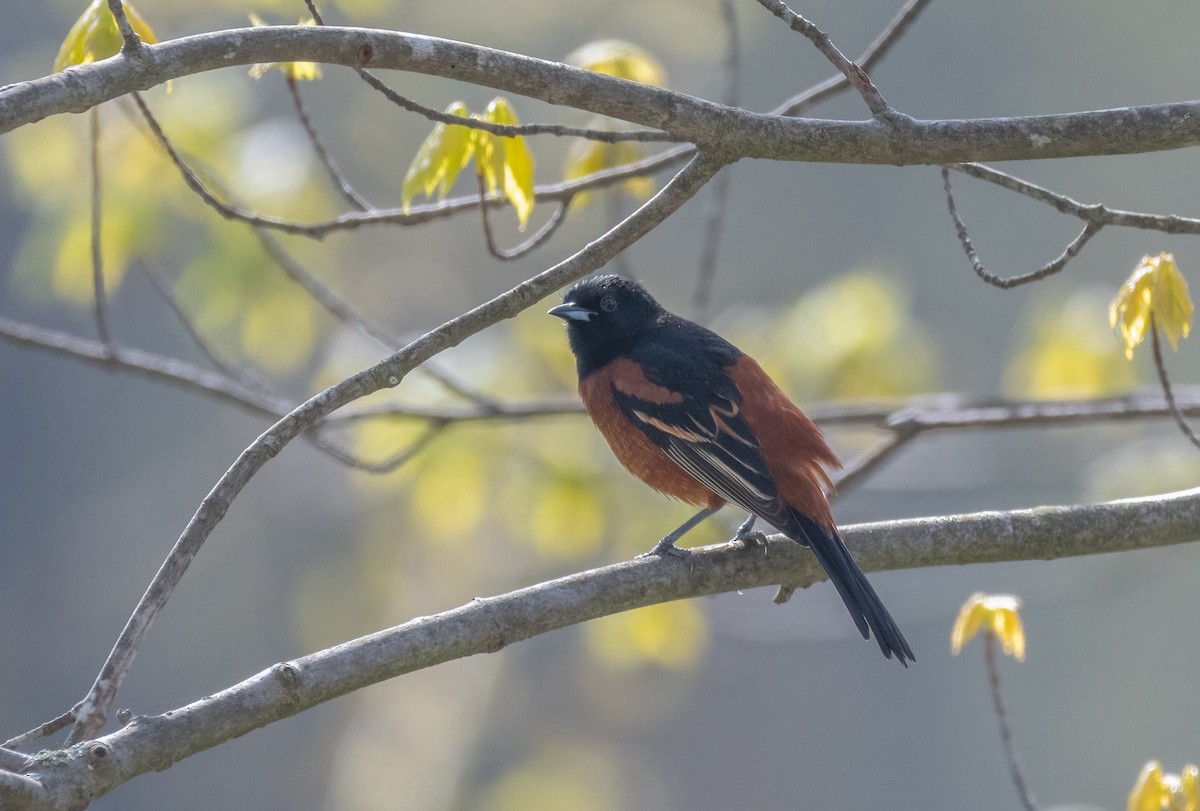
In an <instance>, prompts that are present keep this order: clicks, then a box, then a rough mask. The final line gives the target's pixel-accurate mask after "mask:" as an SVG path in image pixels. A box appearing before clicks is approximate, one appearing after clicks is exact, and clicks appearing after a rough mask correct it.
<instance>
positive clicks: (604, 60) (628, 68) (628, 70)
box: [563, 39, 667, 87]
mask: <svg viewBox="0 0 1200 811" xmlns="http://www.w3.org/2000/svg"><path fill="white" fill-rule="evenodd" d="M563 61H564V62H566V63H567V64H568V65H575V66H577V67H581V68H583V69H584V70H590V71H594V72H596V73H603V74H605V75H607V76H615V77H617V78H618V79H628V80H629V81H631V82H641V83H642V84H650V85H654V86H656V87H665V86H666V83H667V71H666V69H665V68H664V67H663V66H662V63H661V62H659V61H658V60H657V59H656V58H655V57H654V54H652V53H650V52H649V51H647V50H646V49H645V48H642V47H640V46H638V45H634V44H633V43H632V42H626V41H625V40H620V39H601V40H596V41H595V42H589V43H586V44H584V45H581V46H580V47H578V48H576V49H575V50H573V51H571V53H569V54H567V55H566V56H565V57H564V58H563Z"/></svg>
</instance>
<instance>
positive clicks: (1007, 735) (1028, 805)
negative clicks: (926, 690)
mask: <svg viewBox="0 0 1200 811" xmlns="http://www.w3.org/2000/svg"><path fill="white" fill-rule="evenodd" d="M983 643H984V644H983V658H984V661H986V662H987V671H988V686H989V687H991V691H992V707H993V708H994V709H995V711H996V721H997V722H998V723H999V724H1000V742H1001V744H1003V746H1004V757H1005V760H1007V762H1008V774H1009V777H1010V778H1012V783H1013V787H1014V788H1015V789H1016V790H1017V798H1018V799H1019V800H1020V801H1021V805H1022V806H1024V808H1025V811H1039V808H1038V804H1037V800H1036V799H1034V797H1033V794H1031V793H1030V791H1029V788H1028V786H1026V785H1025V777H1024V776H1023V775H1022V774H1021V766H1020V764H1019V763H1018V762H1017V752H1016V749H1015V747H1014V746H1013V741H1012V732H1011V731H1010V730H1009V728H1008V714H1007V713H1006V712H1005V710H1004V696H1003V693H1002V692H1001V690H1000V669H999V668H998V667H997V666H996V635H995V634H993V633H991V632H990V631H988V632H985V633H984V635H983Z"/></svg>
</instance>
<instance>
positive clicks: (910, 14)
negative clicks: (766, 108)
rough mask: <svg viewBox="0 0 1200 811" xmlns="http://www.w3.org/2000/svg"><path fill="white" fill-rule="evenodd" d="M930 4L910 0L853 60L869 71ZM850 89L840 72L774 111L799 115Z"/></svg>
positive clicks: (919, 0)
mask: <svg viewBox="0 0 1200 811" xmlns="http://www.w3.org/2000/svg"><path fill="white" fill-rule="evenodd" d="M927 5H929V0H908V2H907V3H905V4H904V6H903V7H902V8H901V9H900V11H899V12H897V13H896V16H895V17H893V18H892V20H891V22H889V23H888V24H887V26H886V27H885V28H884V29H883V31H881V32H880V34H879V36H878V37H876V38H875V41H874V42H872V43H871V44H870V45H868V46H867V49H866V50H865V51H863V52H862V54H861V55H860V56H859V57H858V59H856V60H854V63H855V64H856V65H858V66H859V67H861V68H862V69H863V70H865V71H867V72H868V73H870V72H871V70H873V69H874V67H875V65H876V63H878V62H880V61H881V60H882V59H883V58H884V57H885V56H887V54H888V51H890V50H891V48H892V46H893V45H895V44H896V43H897V42H898V41H899V40H900V38H901V37H902V36H904V34H905V32H907V31H908V28H909V26H910V25H912V24H913V23H914V22H915V21H916V19H917V17H918V16H919V15H920V13H921V12H922V11H923V10H924V9H925V6H927ZM849 89H850V81H849V80H848V79H847V78H846V77H845V76H844V75H842V74H840V73H839V74H838V75H837V76H831V77H830V78H828V79H826V80H825V81H823V82H821V83H820V84H816V85H813V86H812V87H810V88H808V89H807V90H805V91H803V92H801V93H799V94H797V95H795V96H792V97H791V98H790V99H788V100H787V101H785V102H784V103H783V104H781V105H780V106H779V107H777V108H776V109H775V110H773V111H772V112H774V113H775V114H776V115H789V116H794V115H800V114H801V113H803V112H804V111H806V110H808V109H809V108H811V107H814V106H816V105H817V104H819V103H820V102H822V101H824V100H825V99H827V98H829V97H831V96H834V95H837V94H838V93H841V92H842V91H844V90H849Z"/></svg>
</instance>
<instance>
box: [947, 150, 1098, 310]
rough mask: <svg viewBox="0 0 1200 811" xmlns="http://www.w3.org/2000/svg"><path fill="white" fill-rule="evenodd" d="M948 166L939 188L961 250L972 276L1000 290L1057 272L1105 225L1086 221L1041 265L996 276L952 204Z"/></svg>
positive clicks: (951, 187)
mask: <svg viewBox="0 0 1200 811" xmlns="http://www.w3.org/2000/svg"><path fill="white" fill-rule="evenodd" d="M950 168H951V167H949V166H943V167H942V188H943V189H944V190H945V192H946V207H947V208H948V209H949V210H950V219H951V220H952V221H953V222H954V231H955V233H956V234H957V235H958V241H959V243H961V244H962V248H963V251H964V252H965V253H966V254H967V260H968V261H969V262H970V263H971V269H972V270H974V271H975V275H977V276H978V277H979V278H980V279H983V280H984V281H985V282H987V283H988V284H990V285H992V286H993V287H998V288H1000V289H1001V290H1009V289H1011V288H1013V287H1017V286H1019V285H1022V284H1028V283H1029V282H1036V281H1038V280H1039V279H1044V278H1046V277H1047V276H1051V275H1053V274H1055V273H1058V272H1059V271H1060V270H1062V269H1063V268H1064V267H1066V266H1067V262H1070V261H1071V260H1072V259H1074V258H1075V257H1076V256H1077V255H1078V254H1079V252H1080V251H1081V250H1083V246H1084V245H1086V244H1087V243H1088V241H1089V240H1090V239H1091V238H1092V237H1094V236H1095V235H1096V234H1097V233H1098V232H1099V231H1100V229H1101V228H1103V227H1104V223H1102V222H1095V221H1091V220H1089V221H1088V222H1087V224H1086V225H1084V226H1083V230H1082V231H1080V232H1079V235H1078V236H1077V237H1075V238H1074V239H1073V240H1071V241H1070V242H1069V243H1068V244H1067V247H1066V249H1065V250H1064V251H1063V252H1062V253H1061V254H1060V255H1059V257H1058V258H1057V259H1055V260H1054V261H1052V262H1049V263H1047V264H1045V265H1043V266H1042V267H1040V268H1038V269H1037V270H1034V271H1031V272H1029V273H1023V274H1021V275H1019V276H1007V277H1006V276H997V275H996V274H994V273H992V272H991V271H989V270H988V269H987V268H986V267H985V266H984V264H983V262H982V261H981V260H980V259H979V254H978V253H977V252H976V251H975V246H974V245H972V244H971V235H970V234H969V233H968V232H967V225H966V223H964V222H963V219H962V217H961V216H959V213H958V207H957V206H956V205H955V203H954V189H953V186H952V185H951V183H950Z"/></svg>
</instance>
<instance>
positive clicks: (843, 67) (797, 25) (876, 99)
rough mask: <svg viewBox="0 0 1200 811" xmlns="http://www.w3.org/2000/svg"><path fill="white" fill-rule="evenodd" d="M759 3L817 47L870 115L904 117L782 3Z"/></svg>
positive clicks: (821, 33) (763, 0)
mask: <svg viewBox="0 0 1200 811" xmlns="http://www.w3.org/2000/svg"><path fill="white" fill-rule="evenodd" d="M758 3H759V5H761V6H762V7H763V8H765V9H766V10H767V11H769V12H771V13H772V14H774V15H775V16H776V17H778V18H779V19H781V20H783V21H784V22H785V23H787V24H788V27H789V28H791V29H792V30H793V31H795V32H797V33H798V34H801V35H803V36H804V37H806V38H807V39H808V40H809V41H810V42H812V44H813V45H815V46H816V47H817V50H818V51H820V52H821V53H822V54H824V56H825V58H826V59H828V60H829V61H830V62H831V63H832V64H833V66H834V67H835V68H837V70H838V72H839V73H841V74H842V75H843V76H845V77H846V81H848V82H849V83H850V86H851V87H853V88H854V89H855V90H857V91H858V94H859V95H860V96H862V98H863V101H865V102H866V103H867V107H868V108H869V109H870V110H871V115H873V116H875V117H876V118H879V119H883V120H888V121H899V120H902V119H906V118H907V117H906V116H903V115H901V114H900V113H897V112H896V111H895V110H893V109H892V107H891V105H889V104H888V103H887V102H886V101H884V99H883V95H882V94H880V92H879V89H878V88H877V87H875V84H874V83H873V82H872V81H871V77H870V76H868V75H867V72H866V71H865V70H863V69H862V68H861V67H859V66H858V65H856V64H854V63H853V62H851V61H850V60H849V59H847V58H846V57H845V55H844V54H843V53H842V52H841V51H839V50H838V49H837V46H835V45H834V44H833V42H832V41H831V40H830V39H829V35H828V34H826V33H825V32H824V31H822V30H821V29H820V28H817V26H816V25H814V24H813V23H811V22H809V21H808V20H806V19H805V18H804V17H802V16H800V15H799V14H797V13H796V12H794V11H792V10H791V9H790V8H788V6H787V4H786V3H784V2H783V0H758Z"/></svg>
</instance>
